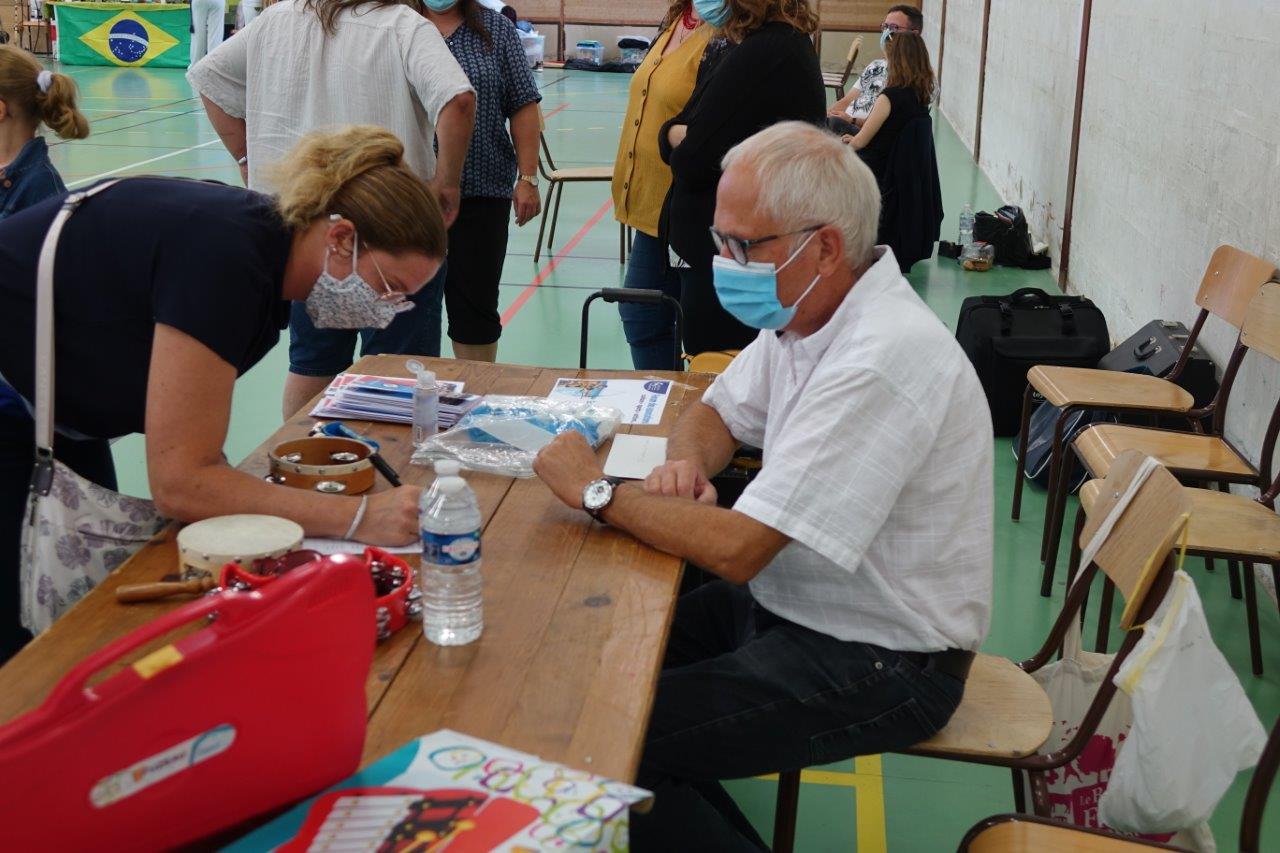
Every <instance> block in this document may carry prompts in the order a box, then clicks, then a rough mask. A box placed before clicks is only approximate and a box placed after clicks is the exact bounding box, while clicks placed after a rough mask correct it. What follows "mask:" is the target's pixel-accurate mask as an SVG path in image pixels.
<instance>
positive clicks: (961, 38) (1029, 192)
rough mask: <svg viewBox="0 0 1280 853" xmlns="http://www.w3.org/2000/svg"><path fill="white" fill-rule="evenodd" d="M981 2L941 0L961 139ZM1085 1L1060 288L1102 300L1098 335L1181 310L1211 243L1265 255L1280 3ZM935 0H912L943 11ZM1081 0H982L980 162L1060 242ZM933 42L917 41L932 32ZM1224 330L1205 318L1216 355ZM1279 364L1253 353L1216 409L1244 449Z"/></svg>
mask: <svg viewBox="0 0 1280 853" xmlns="http://www.w3.org/2000/svg"><path fill="white" fill-rule="evenodd" d="M981 5H982V4H981V0H949V3H948V12H947V31H946V48H945V58H944V66H945V70H944V72H943V95H942V105H943V113H944V115H945V116H946V117H947V118H948V119H949V120H950V121H951V123H952V125H953V126H954V127H955V128H956V130H957V132H958V133H959V135H960V136H961V138H962V139H964V140H965V141H966V142H967V143H970V145H971V144H972V140H973V123H974V122H973V115H974V108H975V105H976V97H977V95H976V91H977V80H978V68H977V62H978V50H979V47H978V45H979V39H980V35H981V33H980V27H981V20H980V19H981ZM1171 5H1173V4H1170V3H1169V2H1168V0H1126V2H1124V3H1096V4H1095V5H1094V10H1093V33H1092V39H1091V44H1090V51H1089V67H1088V79H1087V81H1086V85H1085V91H1086V95H1085V108H1084V114H1083V117H1082V132H1081V140H1080V160H1079V167H1078V175H1077V187H1076V199H1075V202H1076V207H1075V221H1074V224H1073V236H1072V247H1071V268H1070V271H1069V273H1070V277H1069V282H1068V289H1069V290H1071V291H1072V292H1077V293H1082V294H1084V295H1086V296H1089V297H1090V298H1092V299H1093V300H1095V301H1096V302H1097V303H1098V304H1099V305H1100V306H1101V307H1102V309H1103V310H1104V311H1105V312H1106V315H1107V320H1108V324H1109V326H1110V329H1111V334H1112V337H1113V338H1115V339H1117V340H1119V339H1122V338H1125V337H1127V336H1129V335H1130V334H1132V333H1133V332H1134V331H1135V330H1136V329H1137V328H1138V327H1139V326H1141V325H1142V324H1143V323H1145V322H1147V321H1148V320H1152V319H1156V318H1164V319H1173V320H1182V321H1183V322H1185V323H1187V324H1188V325H1190V324H1191V322H1192V320H1193V319H1194V317H1195V314H1196V307H1195V303H1194V296H1195V292H1196V289H1197V288H1198V287H1199V283H1200V278H1201V276H1202V275H1203V272H1204V268H1205V264H1206V263H1207V262H1208V260H1209V256H1210V255H1211V254H1212V252H1213V249H1214V248H1215V247H1216V246H1218V245H1219V244H1222V243H1231V244H1233V245H1236V246H1238V247H1240V248H1242V249H1244V250H1246V251H1249V252H1252V253H1254V254H1256V255H1259V256H1261V257H1264V258H1267V259H1268V260H1271V261H1273V262H1275V261H1280V98H1277V96H1276V93H1277V92H1280V62H1277V60H1276V57H1277V56H1280V3H1277V2H1275V0H1217V2H1214V3H1188V2H1183V3H1178V4H1176V5H1177V14H1171V8H1170V7H1171ZM940 7H941V3H940V2H932V3H928V4H926V9H927V11H931V12H934V13H935V15H937V14H939V13H940V12H941V8H940ZM1080 7H1081V2H1080V0H993V2H992V18H991V27H990V39H989V45H988V67H987V91H986V99H985V116H984V120H983V133H982V163H981V165H982V167H983V169H984V171H985V172H986V173H987V174H988V176H989V177H990V178H991V180H992V183H993V184H994V185H995V187H996V189H997V190H998V191H999V192H1000V193H1001V195H1002V196H1003V197H1004V198H1005V199H1006V200H1007V201H1010V202H1012V203H1016V204H1019V205H1021V206H1022V207H1023V208H1024V209H1025V210H1027V212H1028V218H1029V219H1030V221H1031V224H1032V228H1033V231H1034V232H1035V234H1036V236H1037V237H1038V238H1040V239H1045V238H1047V239H1048V242H1049V243H1050V244H1051V245H1052V246H1053V255H1054V260H1055V263H1056V262H1057V261H1058V259H1059V257H1060V254H1061V246H1060V240H1061V226H1062V223H1061V215H1062V211H1063V208H1064V207H1065V204H1066V199H1065V187H1066V176H1067V168H1068V158H1069V154H1070V132H1071V112H1072V103H1073V98H1074V86H1075V56H1076V42H1077V40H1078V33H1079V14H1080ZM931 47H932V45H931ZM1235 338H1236V334H1235V332H1234V330H1232V329H1229V328H1227V327H1226V326H1225V324H1223V323H1221V322H1220V321H1215V320H1210V322H1209V325H1208V327H1207V328H1206V332H1205V334H1204V337H1203V338H1202V341H1203V343H1204V345H1205V346H1206V348H1207V349H1208V350H1209V352H1210V354H1211V355H1212V356H1213V358H1214V360H1215V361H1216V362H1217V363H1218V365H1219V368H1221V366H1222V365H1223V364H1225V362H1226V360H1227V357H1228V355H1229V353H1230V351H1231V348H1232V346H1233V345H1234V343H1235ZM1277 396H1280V365H1277V364H1276V363H1275V362H1272V361H1270V360H1269V359H1267V358H1266V357H1265V356H1261V355H1256V354H1255V355H1251V356H1250V358H1249V359H1247V360H1246V362H1245V365H1244V368H1243V369H1242V371H1241V373H1240V378H1239V380H1238V382H1237V385H1236V389H1235V392H1234V394H1233V397H1232V405H1231V407H1230V409H1229V410H1228V413H1227V423H1228V438H1230V439H1231V440H1232V441H1233V442H1234V443H1235V444H1236V446H1237V447H1240V448H1241V449H1242V450H1244V451H1245V452H1246V453H1247V454H1248V455H1250V456H1251V457H1252V458H1253V459H1254V461H1257V459H1258V456H1259V454H1260V450H1261V438H1262V435H1263V433H1264V432H1265V429H1266V424H1267V421H1268V419H1269V418H1270V415H1271V411H1272V408H1273V406H1274V405H1275V402H1276V399H1277Z"/></svg>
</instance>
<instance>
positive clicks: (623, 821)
mask: <svg viewBox="0 0 1280 853" xmlns="http://www.w3.org/2000/svg"><path fill="white" fill-rule="evenodd" d="M650 796H651V795H650V793H649V792H648V791H644V790H642V789H640V788H635V787H632V786H631V785H624V784H622V783H621V782H613V781H610V780H608V779H605V778H603V777H601V776H595V775H593V774H591V773H588V772H586V771H584V770H572V769H570V768H568V767H565V766H563V765H560V764H555V763H552V762H550V761H544V760H542V759H540V758H538V757H536V756H533V755H529V754H527V753H523V752H517V751H516V750H514V749H510V748H508V747H504V746H499V745H498V744H494V743H489V742H488V741H483V740H480V739H479V738H474V737H470V736H468V735H464V734H459V733H457V732H453V731H449V730H447V729H446V730H441V731H438V732H435V733H434V734H430V735H427V736H426V737H423V738H419V739H418V740H416V741H413V742H412V743H410V744H408V745H407V746H405V747H404V748H402V749H400V750H397V751H396V752H395V753H393V754H391V755H390V756H388V757H387V758H385V759H383V760H382V761H379V762H377V763H376V764H374V765H372V766H370V767H368V768H365V769H364V770H363V771H361V772H360V773H358V774H356V775H355V776H353V777H351V778H350V779H348V780H347V781H345V782H342V783H339V784H338V785H335V786H334V787H333V788H331V789H330V790H329V791H327V792H325V793H323V794H321V795H320V796H318V797H315V798H314V799H312V800H309V801H308V802H305V803H303V804H302V805H300V806H298V807H297V808H295V809H293V810H292V811H290V812H289V813H288V814H286V815H284V816H282V817H280V818H278V819H277V820H275V821H273V822H272V823H270V824H268V825H267V826H264V827H262V828H261V829H259V830H257V831H255V832H253V833H251V834H250V835H248V836H246V837H245V838H242V839H241V840H240V841H238V842H237V843H236V844H234V845H232V846H231V847H230V848H229V849H230V850H232V851H249V850H255V851H257V850H269V849H275V850H278V851H281V853H293V851H304V850H306V851H325V850H330V851H339V850H341V851H344V853H345V852H346V851H370V853H409V851H414V853H419V851H420V852H421V853H430V851H448V853H473V851H474V853H482V851H489V850H496V851H507V853H520V851H535V850H553V851H554V850H563V851H570V850H574V851H587V850H594V851H609V853H612V851H624V850H626V849H627V847H628V845H627V827H628V814H629V809H630V807H631V806H632V805H634V804H636V803H640V802H643V801H644V800H647V799H648V798H649V797H650Z"/></svg>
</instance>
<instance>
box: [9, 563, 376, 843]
mask: <svg viewBox="0 0 1280 853" xmlns="http://www.w3.org/2000/svg"><path fill="white" fill-rule="evenodd" d="M372 611H373V588H372V585H371V584H370V583H369V569H368V566H367V564H366V562H365V561H364V560H363V559H361V558H359V557H347V556H335V557H326V558H323V559H321V560H318V561H317V562H315V563H312V564H311V565H308V566H304V567H301V568H298V569H296V570H294V571H292V572H290V573H289V574H287V575H284V576H282V577H280V578H279V579H278V580H277V581H276V582H275V583H272V584H269V585H267V586H264V587H262V588H261V589H258V590H254V591H251V592H223V593H219V594H215V595H210V596H206V597H204V598H201V599H199V600H197V601H193V602H191V603H190V604H187V605H185V606H183V607H181V608H179V609H177V610H175V611H173V612H172V613H169V614H168V615H166V616H163V617H161V618H160V619H157V620H155V621H154V622H151V623H150V624H148V625H146V626H144V627H142V628H140V629H138V630H137V631H135V632H133V633H132V634H130V635H128V636H126V637H122V638H121V639H119V640H117V641H116V642H114V643H112V644H110V645H109V646H107V647H106V648H104V649H102V650H101V651H99V652H97V653H96V654H94V655H92V656H90V657H89V658H87V659H86V660H84V661H82V662H81V663H80V664H79V665H78V666H76V668H75V669H73V670H72V671H71V672H70V673H69V674H68V675H67V676H66V677H65V678H64V679H63V680H62V681H61V682H59V684H58V686H57V687H55V688H54V690H53V692H52V693H50V695H49V697H48V698H47V699H46V700H45V702H44V704H42V705H41V706H40V707H39V708H38V709H36V710H35V711H32V712H31V713H29V714H26V715H24V716H22V717H20V718H18V719H17V720H15V721H13V722H12V723H10V724H9V725H7V726H4V727H3V728H0V790H2V791H3V795H2V796H0V848H2V849H5V850H72V849H82V850H88V849H96V850H133V849H138V850H155V849H160V848H166V847H172V846H176V845H180V844H184V843H186V842H190V841H193V840H195V839H199V838H202V837H205V836H208V835H210V834H212V833H215V832H218V831H219V830H224V829H227V828H230V827H234V826H236V825H238V824H241V823H243V822H244V821H246V820H247V819H249V818H251V817H254V816H255V815H259V814H263V813H266V812H269V811H271V810H273V809H275V808H277V807H279V806H281V805H284V804H286V803H291V802H294V801H296V800H298V799H300V798H302V797H304V796H307V795H309V794H313V793H315V792H316V791H318V790H320V789H321V788H324V787H325V786H327V785H330V784H332V783H334V782H337V781H339V780H340V779H343V778H345V777H346V776H348V775H349V774H351V773H352V772H353V771H354V770H355V769H356V767H357V765H358V764H359V761H360V754H361V751H362V749H363V747H364V735H365V724H366V707H365V682H366V680H367V678H368V674H369V664H370V662H371V660H372V656H373V648H374V630H373V626H372V625H370V620H369V614H370V613H371V612H372ZM210 617H212V621H208V620H209V618H210ZM193 622H203V623H205V624H204V627H201V628H200V629H199V630H197V631H195V632H194V633H189V634H187V635H185V636H182V637H181V638H179V639H176V640H174V641H172V642H171V643H169V644H168V645H165V646H163V647H161V648H159V649H158V650H156V651H153V652H151V653H149V654H147V655H145V656H144V657H142V658H141V659H139V660H137V661H135V662H133V663H132V664H130V665H127V666H125V668H124V669H123V670H121V671H120V672H117V673H116V674H114V675H111V676H110V677H108V678H106V679H105V680H103V681H101V682H99V683H97V684H95V685H93V686H88V682H89V680H90V678H91V677H92V676H93V675H95V674H96V673H99V672H101V671H102V670H103V669H105V668H108V667H110V666H111V665H112V664H113V663H117V662H118V661H120V659H122V658H126V657H128V656H130V654H131V653H135V656H136V651H137V650H138V649H139V648H140V647H143V646H145V645H147V644H148V643H152V644H154V643H155V642H156V641H157V640H159V639H160V638H162V637H165V636H166V635H168V634H172V633H173V632H175V631H176V630H177V629H178V628H181V627H183V626H186V625H189V624H191V623H193Z"/></svg>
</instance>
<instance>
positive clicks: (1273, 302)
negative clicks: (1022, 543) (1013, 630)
mask: <svg viewBox="0 0 1280 853" xmlns="http://www.w3.org/2000/svg"><path fill="white" fill-rule="evenodd" d="M1248 310H1249V316H1248V319H1246V320H1245V328H1244V331H1243V332H1242V333H1241V335H1240V341H1241V346H1244V347H1246V348H1249V349H1253V350H1255V351H1257V352H1260V353H1263V354H1264V355H1267V356H1270V357H1271V358H1272V359H1274V360H1276V361H1280V284H1277V283H1274V282H1273V283H1269V284H1265V285H1263V287H1262V289H1261V290H1259V291H1258V295H1257V296H1256V297H1254V299H1253V302H1251V303H1250V305H1249V309H1248ZM1138 432H1143V431H1138ZM1145 432H1146V433H1149V435H1146V436H1142V435H1139V436H1137V437H1136V438H1134V439H1133V440H1132V441H1131V442H1130V443H1132V444H1135V445H1137V444H1138V442H1137V439H1138V438H1141V439H1144V442H1143V444H1144V445H1145V446H1148V447H1150V450H1149V451H1148V452H1150V453H1151V455H1153V456H1155V457H1156V458H1157V459H1161V461H1164V460H1163V458H1162V457H1161V455H1160V454H1161V452H1165V451H1166V448H1167V447H1169V445H1170V443H1171V439H1170V438H1169V436H1180V435H1183V434H1181V433H1164V432H1162V431H1159V430H1146V431H1145ZM1082 437H1083V436H1082ZM1186 437H1187V438H1192V439H1195V440H1196V441H1198V442H1200V444H1201V445H1202V447H1201V448H1200V450H1199V451H1195V450H1194V449H1193V451H1192V452H1201V453H1204V454H1206V459H1208V458H1209V457H1208V454H1210V453H1216V452H1217V451H1218V450H1219V449H1220V448H1219V446H1218V445H1217V444H1214V443H1212V442H1215V441H1217V440H1216V439H1213V438H1212V437H1210V436H1203V435H1187V436H1186ZM1278 437H1280V401H1277V403H1276V407H1275V409H1274V410H1273V411H1272V414H1271V422H1270V424H1269V425H1268V427H1267V432H1266V435H1265V436H1264V437H1263V440H1262V457H1261V459H1260V460H1259V462H1260V464H1259V466H1258V468H1259V470H1260V471H1261V472H1262V473H1261V474H1260V475H1259V476H1260V477H1264V478H1267V479H1268V480H1269V482H1267V483H1265V484H1263V485H1260V486H1259V491H1260V492H1261V494H1259V496H1258V497H1257V498H1248V497H1246V496H1244V495H1236V494H1231V493H1230V492H1219V491H1210V490H1208V489H1193V488H1188V489H1186V493H1187V497H1188V499H1189V500H1190V501H1191V524H1190V527H1189V529H1188V531H1187V553H1189V554H1193V555H1195V556H1199V557H1206V558H1214V557H1221V558H1223V559H1226V560H1233V561H1243V563H1244V573H1243V575H1244V577H1243V580H1244V599H1245V609H1246V618H1247V620H1248V629H1249V656H1250V659H1251V661H1250V662H1251V663H1252V666H1253V674H1254V675H1261V674H1262V640H1261V637H1260V635H1259V629H1258V600H1257V599H1258V596H1257V589H1256V584H1255V582H1254V576H1253V564H1254V563H1255V562H1257V563H1269V564H1270V565H1271V572H1272V576H1273V577H1274V578H1275V579H1276V581H1277V585H1280V515H1276V512H1275V502H1276V497H1277V496H1280V475H1277V476H1276V477H1275V478H1274V479H1271V469H1272V465H1273V461H1274V459H1275V449H1276V441H1277V438H1278ZM1224 444H1225V442H1224ZM1116 446H1118V443H1113V442H1108V441H1107V440H1106V438H1105V436H1104V437H1103V438H1100V439H1098V440H1097V441H1092V440H1091V441H1090V442H1087V443H1086V444H1085V446H1084V449H1083V451H1082V452H1087V453H1088V454H1089V459H1090V460H1092V462H1091V463H1090V462H1088V461H1086V464H1093V465H1100V466H1101V465H1104V464H1105V463H1107V461H1108V457H1107V456H1106V455H1105V453H1104V451H1107V450H1108V449H1109V448H1113V447H1116ZM1183 446H1184V443H1183V442H1179V443H1178V444H1177V447H1178V448H1182V447H1183ZM1227 447H1229V445H1227ZM1213 458H1217V457H1213ZM1183 464H1187V463H1186V462H1184V463H1183ZM1191 464H1196V465H1205V464H1208V462H1207V461H1198V462H1192V463H1191ZM1091 470H1092V469H1091ZM1104 470H1105V469H1104ZM1101 491H1102V486H1101V484H1100V483H1098V482H1097V481H1091V482H1089V483H1085V485H1084V486H1082V487H1081V489H1080V509H1079V511H1078V512H1077V513H1076V528H1077V530H1078V529H1079V528H1080V526H1081V524H1082V523H1083V519H1084V518H1085V517H1087V516H1088V515H1090V514H1092V513H1093V512H1094V507H1095V506H1096V505H1097V501H1098V495H1099V494H1100V493H1101ZM1079 559H1080V554H1079V550H1078V547H1077V546H1076V545H1075V544H1074V541H1073V545H1072V549H1071V559H1070V562H1069V565H1068V577H1071V576H1073V575H1074V574H1075V570H1076V568H1077V565H1078V563H1079ZM1102 595H1103V598H1102V610H1101V611H1100V613H1099V622H1098V648H1100V649H1105V648H1106V634H1107V631H1108V630H1109V628H1110V619H1109V615H1110V612H1111V608H1110V604H1111V602H1110V598H1111V596H1112V595H1113V593H1112V591H1111V590H1110V589H1109V588H1107V587H1105V586H1104V588H1103V593H1102Z"/></svg>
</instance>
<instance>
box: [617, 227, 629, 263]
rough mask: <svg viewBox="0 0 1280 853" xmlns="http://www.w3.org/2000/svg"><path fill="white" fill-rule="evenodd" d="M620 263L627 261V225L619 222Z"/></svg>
mask: <svg viewBox="0 0 1280 853" xmlns="http://www.w3.org/2000/svg"><path fill="white" fill-rule="evenodd" d="M618 263H620V264H622V265H624V266H625V265H626V263H627V226H625V225H623V224H622V223H618Z"/></svg>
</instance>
